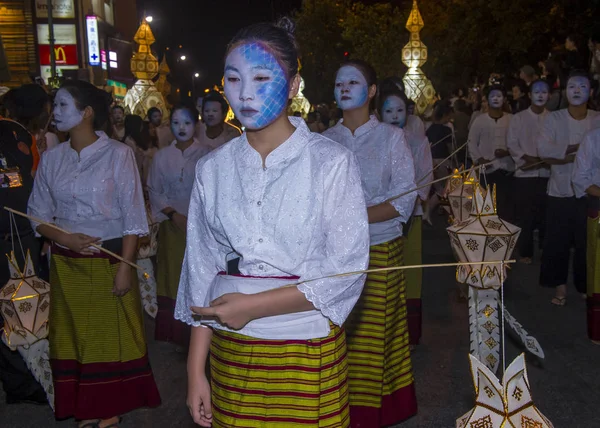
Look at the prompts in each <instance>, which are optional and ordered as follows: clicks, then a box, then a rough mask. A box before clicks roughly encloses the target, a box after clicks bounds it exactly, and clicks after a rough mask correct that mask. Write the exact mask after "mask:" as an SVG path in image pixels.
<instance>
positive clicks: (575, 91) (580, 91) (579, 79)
mask: <svg viewBox="0 0 600 428" xmlns="http://www.w3.org/2000/svg"><path fill="white" fill-rule="evenodd" d="M567 99H568V100H569V104H570V105H572V106H580V105H583V104H586V103H587V102H588V100H589V99H590V81H589V80H588V79H587V78H585V77H583V76H575V77H571V78H570V79H569V81H568V82H567Z"/></svg>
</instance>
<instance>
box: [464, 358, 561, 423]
mask: <svg viewBox="0 0 600 428" xmlns="http://www.w3.org/2000/svg"><path fill="white" fill-rule="evenodd" d="M469 358H470V363H471V376H472V377H473V385H474V386H475V395H476V396H477V398H476V400H475V407H474V408H473V409H472V410H470V411H469V412H467V413H466V414H465V415H463V416H462V417H460V418H458V419H457V420H456V428H503V427H514V428H517V427H519V428H553V425H552V423H551V422H550V421H549V420H548V419H547V418H546V417H545V416H544V415H543V414H542V413H541V412H540V411H539V410H538V409H537V407H535V405H534V404H533V399H532V396H531V389H530V386H529V379H528V378H527V368H526V366H525V356H524V355H523V354H521V355H519V356H518V357H517V358H516V359H515V360H514V361H513V362H512V363H511V364H510V366H508V368H507V369H506V371H505V372H504V376H503V379H502V384H501V383H500V380H498V378H497V377H496V376H495V375H494V374H493V373H492V372H490V371H489V370H488V368H487V367H485V365H483V364H482V363H481V362H480V361H479V360H478V359H477V358H475V357H474V356H472V355H469Z"/></svg>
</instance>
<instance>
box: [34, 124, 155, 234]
mask: <svg viewBox="0 0 600 428" xmlns="http://www.w3.org/2000/svg"><path fill="white" fill-rule="evenodd" d="M96 134H97V135H98V137H99V138H98V140H97V141H96V142H94V143H93V144H91V145H90V146H88V147H86V148H84V149H83V150H81V152H80V153H79V154H77V152H76V151H75V150H73V148H72V147H71V143H70V141H67V142H65V143H63V144H59V145H58V146H56V147H55V148H53V149H52V150H49V151H47V152H45V153H44V154H43V155H42V160H41V162H40V167H39V168H38V172H37V175H36V177H35V182H34V185H33V191H32V193H31V196H30V198H29V205H28V209H27V212H28V213H29V214H30V215H32V216H34V217H37V218H39V219H41V220H44V221H47V222H49V223H55V224H56V225H57V226H59V227H62V228H64V229H66V230H68V231H69V232H73V233H85V234H86V235H89V236H96V237H99V238H101V239H102V240H103V241H106V240H109V239H113V238H119V237H122V236H125V235H147V234H148V221H147V218H146V209H145V207H144V195H143V192H142V185H141V182H140V176H139V173H138V170H137V166H136V164H135V158H134V155H133V151H132V150H131V149H130V148H129V147H128V146H126V145H125V144H123V143H120V142H119V141H116V140H111V139H110V138H108V136H107V135H106V134H105V133H104V132H100V131H98V132H96ZM32 226H33V229H34V230H35V228H36V227H37V226H39V224H38V223H35V222H32Z"/></svg>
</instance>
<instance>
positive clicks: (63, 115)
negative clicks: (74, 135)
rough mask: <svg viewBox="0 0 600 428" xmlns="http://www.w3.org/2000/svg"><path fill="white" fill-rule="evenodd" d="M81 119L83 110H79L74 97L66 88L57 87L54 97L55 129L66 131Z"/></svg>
mask: <svg viewBox="0 0 600 428" xmlns="http://www.w3.org/2000/svg"><path fill="white" fill-rule="evenodd" d="M82 121H83V110H79V109H78V108H77V105H76V103H75V98H73V96H72V95H71V94H70V93H69V91H67V90H66V89H59V90H58V92H57V93H56V97H55V98H54V122H55V123H56V129H58V130H59V131H61V132H68V131H70V130H71V129H73V128H75V127H76V126H77V125H79V124H80V123H81V122H82Z"/></svg>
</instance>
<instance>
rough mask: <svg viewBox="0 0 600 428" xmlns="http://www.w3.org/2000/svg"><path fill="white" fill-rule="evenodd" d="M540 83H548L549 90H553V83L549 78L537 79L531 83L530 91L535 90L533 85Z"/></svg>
mask: <svg viewBox="0 0 600 428" xmlns="http://www.w3.org/2000/svg"><path fill="white" fill-rule="evenodd" d="M538 83H543V84H544V85H546V86H547V87H548V92H551V91H552V84H551V83H550V82H549V81H548V80H546V79H535V80H534V81H533V82H531V84H530V85H529V93H531V92H532V91H533V86H534V85H537V84H538Z"/></svg>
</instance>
